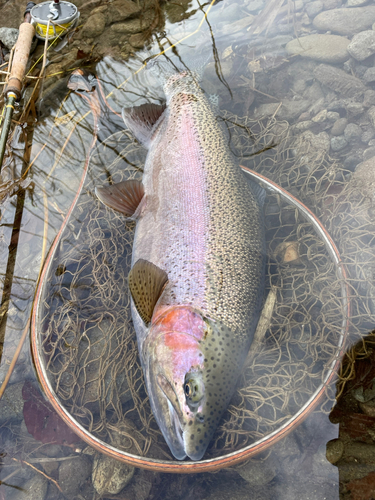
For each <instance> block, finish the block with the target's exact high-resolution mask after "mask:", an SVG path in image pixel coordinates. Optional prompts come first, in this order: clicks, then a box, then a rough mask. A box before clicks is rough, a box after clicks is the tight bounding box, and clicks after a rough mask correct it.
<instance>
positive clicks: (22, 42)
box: [6, 22, 35, 100]
mask: <svg viewBox="0 0 375 500" xmlns="http://www.w3.org/2000/svg"><path fill="white" fill-rule="evenodd" d="M34 34H35V28H34V26H33V25H32V24H29V23H27V22H25V23H22V24H21V25H20V31H19V35H18V39H17V43H16V47H15V49H14V56H13V65H12V69H11V72H10V77H9V81H8V86H7V90H6V91H7V93H8V92H14V93H15V94H16V96H17V100H19V99H20V98H21V88H22V81H23V78H24V76H25V71H26V65H27V61H28V59H29V54H30V48H31V42H32V40H33V37H34Z"/></svg>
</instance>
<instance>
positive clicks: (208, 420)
mask: <svg viewBox="0 0 375 500" xmlns="http://www.w3.org/2000/svg"><path fill="white" fill-rule="evenodd" d="M164 90H165V94H166V96H167V108H166V110H165V111H164V113H163V115H162V116H161V118H160V119H159V120H158V122H157V123H156V124H155V126H154V128H153V130H152V131H151V133H150V137H149V139H148V141H147V146H148V148H149V151H148V156H147V160H146V165H145V170H144V176H143V185H144V191H145V202H144V206H143V208H142V213H141V215H140V217H139V219H138V221H137V226H136V233H135V241H134V247H133V257H132V259H133V264H134V263H135V262H137V261H138V260H139V259H145V260H147V261H150V262H152V263H153V264H155V265H156V266H158V267H160V268H161V269H162V270H164V271H165V272H166V273H167V275H168V280H169V281H168V283H167V285H166V287H165V289H164V291H163V294H162V295H161V297H160V299H159V301H158V303H157V305H156V307H155V310H154V313H153V317H152V320H151V324H150V325H148V326H146V325H145V324H144V322H143V321H142V320H141V318H140V316H139V314H138V312H137V310H136V308H135V307H134V304H133V305H132V314H133V321H134V325H135V328H136V332H137V337H138V344H139V348H140V353H141V362H142V367H143V371H144V375H145V380H146V386H147V391H148V394H149V397H150V402H151V407H152V410H153V413H154V415H155V418H156V420H157V422H158V424H159V426H160V428H161V430H162V432H163V435H164V437H165V439H166V441H167V443H168V445H169V447H170V449H171V451H172V453H173V455H174V456H175V457H176V458H177V459H180V460H181V459H183V458H185V457H186V456H188V457H190V458H191V459H193V460H200V459H201V458H202V457H203V455H204V453H205V451H206V449H207V446H208V445H209V443H210V441H211V439H212V436H213V434H214V432H215V430H216V428H217V426H218V424H219V421H220V418H221V417H222V414H223V412H224V411H225V409H226V408H227V406H228V403H229V401H230V398H231V397H232V395H233V391H234V388H235V384H236V381H237V379H238V376H239V373H240V371H241V367H242V364H243V362H244V359H245V357H246V354H247V352H248V349H249V347H250V344H251V341H252V338H253V335H254V331H255V328H256V324H257V321H258V318H259V312H260V303H261V299H262V296H263V286H264V256H265V251H264V225H263V217H262V209H261V207H260V203H259V201H258V199H257V197H256V196H255V194H254V192H253V189H252V187H251V186H250V184H249V183H248V182H247V180H246V179H245V178H244V175H243V174H242V172H241V170H240V168H239V166H238V164H236V163H235V161H234V159H233V158H232V155H231V153H230V151H229V149H228V145H227V141H226V138H225V136H224V134H223V132H222V130H221V128H220V126H219V125H218V122H217V119H216V117H215V115H214V113H213V111H212V109H211V106H210V103H209V101H208V99H207V98H206V96H205V94H204V93H203V91H202V89H201V88H200V86H199V84H198V83H197V81H196V79H195V76H194V74H192V73H188V72H185V73H179V74H176V75H174V76H172V77H170V78H169V79H168V80H167V81H166V83H165V86H164ZM124 119H125V122H127V120H126V115H125V117H124ZM128 124H129V125H131V126H132V129H133V131H134V133H135V135H137V130H136V127H135V126H134V120H133V119H132V121H130V120H129V122H128ZM144 142H145V141H144ZM188 380H192V387H195V388H196V389H197V391H198V392H197V394H199V395H200V400H199V401H195V400H194V401H193V400H189V399H188V397H187V394H186V382H187V381H188ZM197 397H198V396H195V398H197Z"/></svg>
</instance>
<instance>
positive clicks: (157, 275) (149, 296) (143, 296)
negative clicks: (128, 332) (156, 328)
mask: <svg viewBox="0 0 375 500" xmlns="http://www.w3.org/2000/svg"><path fill="white" fill-rule="evenodd" d="M167 281H168V275H167V273H166V272H165V271H163V270H162V269H160V267H158V266H155V264H153V263H152V262H149V261H148V260H144V259H139V260H137V262H136V263H135V264H134V266H133V267H132V269H131V271H130V273H129V289H130V293H131V295H132V298H133V301H134V305H135V307H136V309H137V311H138V314H139V315H140V317H141V318H142V320H143V321H144V322H145V324H146V325H148V324H149V323H150V321H151V318H152V314H153V312H154V309H155V305H156V303H157V301H158V300H159V298H160V296H161V294H162V292H163V289H164V287H165V285H166V283H167Z"/></svg>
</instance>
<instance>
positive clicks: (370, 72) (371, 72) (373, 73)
mask: <svg viewBox="0 0 375 500" xmlns="http://www.w3.org/2000/svg"><path fill="white" fill-rule="evenodd" d="M363 80H364V81H365V82H366V83H372V82H375V68H368V69H367V70H366V72H365V74H364V75H363ZM366 92H368V91H366ZM370 92H373V91H371V90H370Z"/></svg>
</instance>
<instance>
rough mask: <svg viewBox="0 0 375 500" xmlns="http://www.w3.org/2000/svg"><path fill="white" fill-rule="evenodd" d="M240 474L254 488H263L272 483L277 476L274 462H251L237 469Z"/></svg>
mask: <svg viewBox="0 0 375 500" xmlns="http://www.w3.org/2000/svg"><path fill="white" fill-rule="evenodd" d="M236 471H237V472H238V474H239V475H240V476H241V477H242V478H243V479H245V481H246V482H247V483H248V484H251V485H252V486H263V485H265V484H268V483H270V482H271V481H272V480H273V479H274V477H275V476H276V474H277V471H276V468H275V466H274V464H273V460H270V459H268V460H266V461H264V462H263V461H260V460H250V461H249V462H247V463H245V464H244V465H242V464H241V465H239V466H238V467H236Z"/></svg>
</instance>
